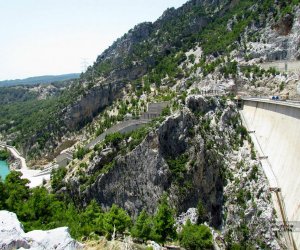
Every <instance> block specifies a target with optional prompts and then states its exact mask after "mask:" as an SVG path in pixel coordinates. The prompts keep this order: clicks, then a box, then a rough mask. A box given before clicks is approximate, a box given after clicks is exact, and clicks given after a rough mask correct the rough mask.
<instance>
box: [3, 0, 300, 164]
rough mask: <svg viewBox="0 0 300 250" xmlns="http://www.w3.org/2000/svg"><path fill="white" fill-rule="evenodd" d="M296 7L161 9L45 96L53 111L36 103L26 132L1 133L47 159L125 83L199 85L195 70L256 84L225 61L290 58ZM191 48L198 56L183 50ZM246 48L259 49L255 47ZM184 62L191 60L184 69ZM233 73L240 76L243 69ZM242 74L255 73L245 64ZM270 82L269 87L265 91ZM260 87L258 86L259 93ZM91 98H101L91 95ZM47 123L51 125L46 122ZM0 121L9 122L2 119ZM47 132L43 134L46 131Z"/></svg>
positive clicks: (226, 4)
mask: <svg viewBox="0 0 300 250" xmlns="http://www.w3.org/2000/svg"><path fill="white" fill-rule="evenodd" d="M296 4H297V1H291V2H289V1H288V2H287V1H276V2H274V1H273V0H268V1H258V2H257V1H250V0H248V1H225V0H224V1H197V0H192V1H188V2H187V3H186V4H184V5H183V6H182V7H180V8H178V9H173V8H172V9H168V10H167V11H165V13H164V14H163V15H162V16H161V17H160V18H159V19H158V20H157V21H156V22H154V23H142V24H139V25H137V26H136V27H134V28H133V29H132V30H130V31H129V32H128V33H127V34H125V35H124V36H123V37H121V38H120V39H118V40H117V41H116V42H115V43H114V44H113V45H112V46H111V47H109V48H108V49H107V50H106V51H104V52H103V53H102V54H101V55H100V56H98V58H97V60H96V62H95V63H94V65H93V66H90V67H89V68H88V70H87V71H86V72H85V73H84V74H83V75H82V76H81V78H80V79H79V80H78V81H77V83H74V85H73V86H72V87H71V88H69V89H67V90H66V91H65V93H63V94H62V97H61V98H58V99H57V100H55V101H53V103H54V102H56V103H57V105H56V107H55V108H54V109H53V107H50V106H53V105H47V104H45V103H44V102H41V103H40V105H41V108H43V109H44V110H45V109H46V110H47V112H45V113H46V114H47V115H46V114H45V115H41V117H42V119H41V120H40V121H39V122H33V124H32V126H31V127H32V128H31V130H30V131H22V133H21V134H20V135H19V136H17V137H16V136H13V137H12V136H11V135H12V134H11V132H12V131H20V127H21V128H24V127H26V123H24V122H22V123H21V124H20V126H18V127H15V125H13V128H11V129H9V130H7V126H3V127H4V129H1V133H2V134H3V135H4V136H5V138H6V140H8V141H10V140H11V141H12V143H14V144H16V145H17V146H18V147H19V148H20V149H21V151H22V152H23V153H24V154H25V155H27V157H29V158H35V157H36V156H37V155H39V154H41V155H44V156H45V153H46V152H47V157H48V158H50V159H51V158H53V155H55V148H56V147H58V146H59V145H61V143H62V141H63V140H64V139H63V138H62V134H64V133H66V132H71V133H74V132H76V131H78V130H80V129H81V128H82V127H83V126H85V125H86V124H87V123H90V122H91V121H92V119H93V118H94V117H95V116H96V115H97V114H99V113H100V112H101V111H103V109H104V108H105V107H107V106H109V105H111V104H112V102H113V101H114V100H116V99H117V98H121V96H122V94H123V90H124V87H125V86H127V87H128V86H130V87H131V88H132V89H133V90H135V91H137V92H138V94H139V95H140V94H141V93H142V92H143V91H144V90H146V89H149V86H150V85H154V86H156V87H159V86H161V85H167V86H173V85H174V84H175V83H176V81H178V80H180V79H183V81H181V82H186V83H184V84H185V88H186V87H188V88H189V87H190V86H191V84H193V83H194V84H197V83H199V80H198V78H199V75H200V76H201V72H202V73H203V77H206V79H201V82H202V83H205V84H204V85H214V82H215V79H216V78H217V79H219V80H221V81H223V82H225V83H226V82H228V81H229V82H230V81H232V80H231V79H233V85H234V86H243V87H244V86H251V85H254V86H256V87H260V85H261V84H258V83H254V81H253V79H251V81H250V82H249V81H248V79H249V77H247V79H243V78H242V79H235V77H236V76H237V74H236V69H235V68H232V65H231V63H232V62H233V61H234V60H241V59H242V60H249V59H251V58H255V57H259V59H261V58H262V59H261V60H265V59H284V58H297V53H298V50H299V49H298V48H299V46H298V45H299V42H298V41H297V37H298V35H297V25H298V24H297V23H298V21H297V13H298V12H297V10H296V9H295V8H294V7H293V6H295V5H296ZM274 32H275V33H274ZM276 32H277V35H276ZM268 34H269V35H268ZM272 34H273V35H272ZM291 34H292V35H291ZM289 36H291V37H293V39H289V38H288V37H289ZM276 37H277V38H276ZM286 37H287V38H286ZM287 39H288V40H287ZM255 41H256V42H255ZM257 41H260V43H257ZM292 41H295V42H292ZM261 43H266V44H264V45H262V44H261ZM285 44H293V46H294V47H293V49H290V47H289V46H287V45H285ZM197 47H198V48H200V50H199V51H201V52H200V54H199V53H198V54H195V53H193V52H189V51H190V49H193V48H197ZM274 47H276V48H277V49H272V50H274V53H273V52H272V53H269V50H270V49H268V48H274ZM254 48H262V49H260V52H259V51H257V49H254ZM232 51H235V54H232V53H231V52H232ZM263 51H264V52H263ZM280 51H281V52H280ZM230 53H231V54H230ZM279 54H280V55H288V56H280V55H279ZM229 55H230V56H231V57H228V56H229ZM264 55H267V56H264ZM276 55H278V56H276ZM262 56H263V57H262ZM187 57H189V58H187ZM197 57H198V58H197ZM195 58H196V60H195ZM191 63H192V64H194V66H193V67H192V68H191V67H190V65H189V64H191ZM221 66H222V67H221ZM233 66H234V65H233ZM218 67H219V68H220V69H221V70H220V72H219V73H218V74H217V75H216V76H213V78H211V77H210V74H211V73H214V71H215V69H217V68H218ZM238 70H239V67H238ZM233 71H234V72H233ZM241 71H242V73H244V72H245V70H244V68H243V69H241ZM246 71H248V72H253V71H254V73H255V74H256V73H257V72H258V71H257V70H256V69H253V68H249V69H248V68H247V67H246ZM231 73H235V74H231ZM247 74H248V73H247ZM259 74H260V75H261V74H264V72H262V73H261V72H259ZM224 76H225V79H224ZM207 77H210V78H207ZM222 78H223V79H222ZM226 78H227V79H226ZM228 78H229V79H228ZM254 80H255V78H254ZM268 80H269V79H266V81H265V82H267V81H268ZM283 81H286V82H288V78H284V79H283V78H281V79H279V80H278V81H277V82H280V83H279V84H281V83H282V82H283ZM207 82H208V83H207ZM271 82H272V81H271ZM277 82H276V83H275V84H273V83H272V84H270V86H271V85H272V86H271V87H270V88H271V89H272V90H274V87H273V86H274V85H276V84H277ZM258 85H259V86H258ZM200 86H201V85H200ZM202 86H203V84H202ZM283 87H284V86H281V87H280V88H281V89H282V88H283ZM186 89H187V88H186ZM268 91H269V90H264V92H266V93H267V92H268ZM97 96H100V97H105V98H104V99H103V100H99V99H98V98H97ZM61 103H62V105H60V104H61ZM66 106H67V107H66ZM34 115H35V114H34V113H31V114H30V117H29V119H30V120H34V119H33V116H34ZM31 116H32V117H31ZM44 116H45V117H44ZM31 118H32V119H31ZM26 119H27V118H26ZM26 119H25V120H26ZM53 120H56V121H58V122H57V123H58V124H53V123H52V122H51V121H53ZM5 123H7V124H13V123H12V120H10V119H9V118H8V119H6V122H5ZM46 131H47V133H46ZM48 133H50V134H51V136H47V134H48ZM69 136H71V134H69ZM73 137H74V134H73ZM29 138H30V139H29ZM53 138H55V139H53Z"/></svg>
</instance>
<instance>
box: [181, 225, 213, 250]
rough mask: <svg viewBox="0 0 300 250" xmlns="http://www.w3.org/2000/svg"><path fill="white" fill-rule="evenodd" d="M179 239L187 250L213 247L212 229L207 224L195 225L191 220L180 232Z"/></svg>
mask: <svg viewBox="0 0 300 250" xmlns="http://www.w3.org/2000/svg"><path fill="white" fill-rule="evenodd" d="M179 241H180V244H181V246H183V247H184V248H186V249H187V250H194V249H213V242H212V234H211V232H210V229H209V228H208V227H207V226H205V225H193V224H192V223H191V222H190V220H188V221H187V223H186V224H185V226H184V227H183V229H182V231H181V233H180V234H179Z"/></svg>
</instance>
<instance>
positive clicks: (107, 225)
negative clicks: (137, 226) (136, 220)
mask: <svg viewBox="0 0 300 250" xmlns="http://www.w3.org/2000/svg"><path fill="white" fill-rule="evenodd" d="M130 226H131V218H130V217H129V216H128V214H127V213H126V211H125V210H124V209H122V208H120V207H118V206H117V205H116V204H113V205H112V207H111V208H110V210H109V212H107V213H105V215H104V220H103V228H104V231H105V232H106V233H107V234H108V236H111V234H112V233H113V232H114V227H115V228H116V232H117V233H123V232H124V231H125V229H126V228H130Z"/></svg>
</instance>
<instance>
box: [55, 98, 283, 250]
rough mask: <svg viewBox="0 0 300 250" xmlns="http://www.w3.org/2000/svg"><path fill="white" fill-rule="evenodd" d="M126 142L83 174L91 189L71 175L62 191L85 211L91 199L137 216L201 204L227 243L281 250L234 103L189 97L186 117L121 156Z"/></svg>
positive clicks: (168, 123) (180, 210)
mask: <svg viewBox="0 0 300 250" xmlns="http://www.w3.org/2000/svg"><path fill="white" fill-rule="evenodd" d="M126 140H127V139H125V140H124V141H122V142H119V145H115V147H114V146H113V145H110V146H111V148H106V149H104V150H102V151H100V152H99V153H96V154H97V155H96V156H94V157H93V159H92V160H91V161H90V162H89V163H88V168H87V171H86V172H84V174H83V175H84V176H85V178H87V179H89V180H93V181H92V182H89V184H88V185H84V186H82V182H81V177H80V176H81V175H82V174H79V175H78V174H77V175H76V174H75V175H74V171H73V170H72V172H73V174H72V175H71V176H69V177H68V178H67V180H66V183H67V184H66V188H63V189H62V190H61V191H60V192H69V193H70V194H71V196H72V197H73V199H74V200H75V201H76V202H77V204H80V205H81V206H85V205H86V204H89V202H90V201H91V200H92V199H95V200H96V201H97V203H98V204H100V205H101V206H102V207H103V208H104V209H108V208H109V207H111V206H112V205H113V204H117V205H119V206H121V207H123V208H124V209H126V210H127V211H128V212H129V213H130V214H131V216H133V217H136V216H137V215H138V213H139V212H140V211H141V210H142V209H146V210H147V211H148V212H149V213H151V214H154V213H155V211H156V209H157V207H158V203H159V201H160V199H161V197H162V196H163V194H167V195H168V197H169V200H170V203H171V205H172V207H173V208H174V209H175V210H176V213H177V215H180V214H182V213H185V212H186V211H188V210H189V209H190V208H195V207H197V206H198V204H202V205H203V208H204V211H205V212H204V214H202V215H201V220H204V221H207V222H208V223H209V224H210V225H211V226H213V227H215V228H218V229H220V230H221V232H222V233H221V235H220V236H219V237H221V238H223V240H224V242H225V241H226V242H229V243H228V244H231V243H230V242H235V241H243V240H245V242H248V243H249V244H250V243H251V244H253V245H257V244H265V245H268V246H272V247H273V248H272V249H279V243H278V239H277V238H276V235H275V231H274V230H276V228H277V229H278V227H276V224H275V215H274V214H273V207H272V205H271V201H270V198H269V197H268V195H267V190H268V185H267V181H266V179H265V177H264V176H263V173H262V170H261V168H260V164H259V162H258V161H256V160H255V156H253V154H254V153H253V152H252V150H253V149H252V146H251V141H249V138H248V137H247V132H246V131H245V129H244V128H243V127H242V126H241V122H240V120H239V116H238V113H237V109H236V106H235V104H234V103H233V102H231V101H229V100H225V99H222V98H221V99H218V98H208V99H206V98H203V97H202V96H200V95H196V96H189V97H188V98H187V99H186V106H185V107H184V108H183V109H182V110H181V111H178V112H177V113H175V114H173V115H171V116H168V117H166V118H165V120H164V121H163V122H162V123H161V124H160V125H158V126H156V127H153V128H152V129H151V130H150V132H149V133H148V134H147V135H146V136H145V139H144V140H143V141H142V142H141V143H140V144H138V145H137V146H136V147H134V148H133V149H132V150H129V151H127V152H128V153H125V154H124V152H125V149H124V147H123V148H122V146H120V145H126ZM128 140H129V141H130V140H131V139H130V138H129V139H128ZM107 163H109V164H110V167H109V168H107V166H108V165H107ZM111 163H113V164H111ZM101 169H105V171H101ZM99 170H100V172H99ZM257 187H258V189H257ZM241 191H242V193H241ZM263 211H264V212H263ZM250 221H251V222H250ZM241 228H243V230H244V228H246V229H245V230H247V232H248V231H249V234H250V236H249V235H248V234H247V235H244V234H241V230H242V229H241ZM252 234H253V235H256V236H255V237H254V236H253V237H252V236H251V235H252ZM259 235H260V236H259ZM258 239H259V241H258ZM258 242H260V243H258Z"/></svg>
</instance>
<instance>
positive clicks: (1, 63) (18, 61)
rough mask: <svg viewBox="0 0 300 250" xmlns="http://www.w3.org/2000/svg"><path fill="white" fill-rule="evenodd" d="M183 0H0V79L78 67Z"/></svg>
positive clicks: (71, 69) (56, 72)
mask: <svg viewBox="0 0 300 250" xmlns="http://www.w3.org/2000/svg"><path fill="white" fill-rule="evenodd" d="M186 1H187V0H127V1H124V0H123V1H122V0H0V80H6V79H17V78H25V77H29V76H37V75H47V74H64V73H72V72H82V71H83V69H84V64H85V62H88V64H92V63H93V62H94V61H95V60H96V57H97V55H99V54H100V53H101V52H102V51H103V50H104V49H106V48H107V47H108V46H109V45H110V44H111V43H112V42H113V41H115V40H116V39H117V38H118V37H120V36H121V35H123V34H124V33H125V32H127V31H128V30H129V29H130V28H133V27H134V25H136V24H138V23H140V22H143V21H155V20H156V19H157V18H158V17H159V16H160V15H161V14H162V13H163V11H164V10H165V9H167V8H168V7H176V8H177V7H179V6H181V5H182V4H183V3H185V2H186Z"/></svg>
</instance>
